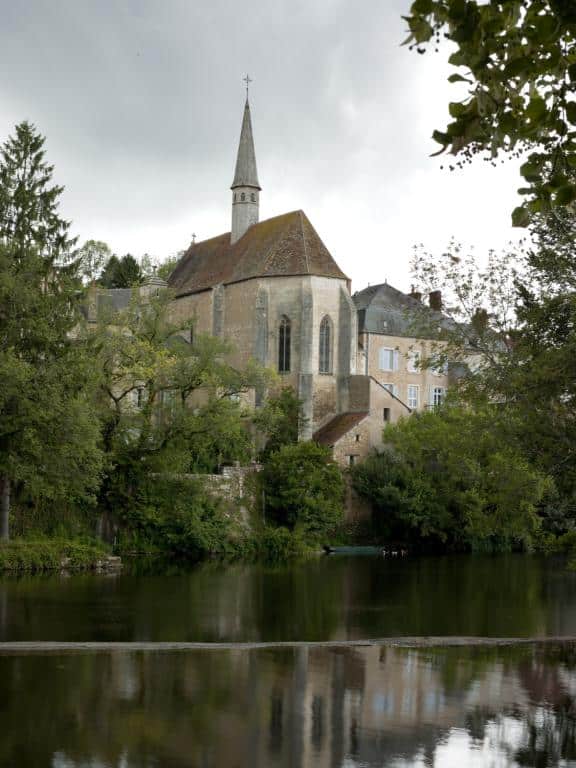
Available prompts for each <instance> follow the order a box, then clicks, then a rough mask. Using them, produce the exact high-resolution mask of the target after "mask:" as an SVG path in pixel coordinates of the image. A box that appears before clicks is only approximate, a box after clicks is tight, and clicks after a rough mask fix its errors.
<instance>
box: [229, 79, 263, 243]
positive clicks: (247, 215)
mask: <svg viewBox="0 0 576 768" xmlns="http://www.w3.org/2000/svg"><path fill="white" fill-rule="evenodd" d="M248 82H249V81H248ZM230 189H231V190H232V231H231V236H230V241H231V242H232V243H235V242H236V240H239V239H240V238H241V237H242V235H243V234H244V232H246V230H247V229H248V228H249V227H251V226H252V224H257V223H258V209H259V202H260V201H259V195H260V184H259V183H258V171H257V170H256V153H255V151H254V138H253V136H252V120H251V118H250V104H249V102H248V88H246V104H245V106H244V117H243V118H242V130H241V131H240V143H239V145H238V156H237V158H236V171H235V173H234V181H233V182H232V186H231V187H230Z"/></svg>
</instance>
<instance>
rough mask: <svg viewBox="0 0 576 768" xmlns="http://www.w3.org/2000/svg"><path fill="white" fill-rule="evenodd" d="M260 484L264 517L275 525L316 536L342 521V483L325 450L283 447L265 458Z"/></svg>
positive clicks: (305, 445)
mask: <svg viewBox="0 0 576 768" xmlns="http://www.w3.org/2000/svg"><path fill="white" fill-rule="evenodd" d="M262 482H263V488H264V493H265V514H266V518H267V519H269V518H270V519H272V520H274V522H276V523H277V524H279V525H283V526H286V527H288V528H289V529H291V530H293V529H298V530H301V531H303V532H305V533H306V534H309V535H310V536H312V537H320V536H322V535H325V534H326V533H328V532H330V531H331V530H333V529H334V528H335V527H336V526H337V525H338V524H339V523H340V522H341V520H342V513H343V506H342V505H343V496H344V480H343V478H342V473H341V472H340V470H339V468H338V467H337V466H336V464H335V463H334V461H333V460H332V457H331V453H330V451H329V450H328V449H327V448H323V447H322V446H320V445H317V444H316V443H313V442H306V443H298V444H296V445H285V446H283V447H282V448H280V449H279V450H278V451H276V452H275V453H273V454H271V456H270V457H269V459H268V461H267V463H266V466H265V467H264V470H263V472H262Z"/></svg>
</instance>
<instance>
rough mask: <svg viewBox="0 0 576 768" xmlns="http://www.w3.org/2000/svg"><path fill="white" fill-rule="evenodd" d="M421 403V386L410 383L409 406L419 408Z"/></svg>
mask: <svg viewBox="0 0 576 768" xmlns="http://www.w3.org/2000/svg"><path fill="white" fill-rule="evenodd" d="M419 405H420V387H419V386H418V385H417V384H409V385H408V408H412V409H413V410H414V409H415V408H418V406H419Z"/></svg>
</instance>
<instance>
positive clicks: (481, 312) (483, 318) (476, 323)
mask: <svg viewBox="0 0 576 768" xmlns="http://www.w3.org/2000/svg"><path fill="white" fill-rule="evenodd" d="M488 322H489V316H488V311H487V310H486V309H482V307H478V308H477V309H476V311H475V312H474V317H473V318H472V328H473V329H474V330H475V331H476V333H477V334H478V336H482V334H483V333H485V331H486V330H487V328H488Z"/></svg>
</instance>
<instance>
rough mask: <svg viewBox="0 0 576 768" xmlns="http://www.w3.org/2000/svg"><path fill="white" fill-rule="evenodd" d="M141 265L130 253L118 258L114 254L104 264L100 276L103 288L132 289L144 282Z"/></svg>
mask: <svg viewBox="0 0 576 768" xmlns="http://www.w3.org/2000/svg"><path fill="white" fill-rule="evenodd" d="M142 277H143V275H142V270H141V268H140V265H139V264H138V262H137V261H136V259H135V258H134V256H132V255H131V254H130V253H127V254H126V255H125V256H122V257H121V258H118V256H116V254H112V255H111V256H110V258H109V259H108V261H106V263H105V264H104V266H103V268H102V272H101V274H100V279H99V282H100V285H101V286H102V287H103V288H132V287H133V286H135V285H138V284H139V283H140V282H141V281H142Z"/></svg>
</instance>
